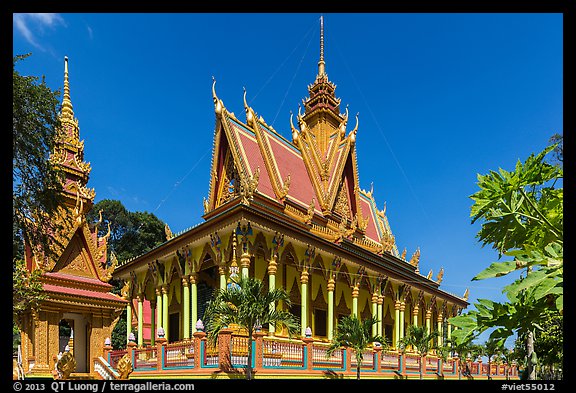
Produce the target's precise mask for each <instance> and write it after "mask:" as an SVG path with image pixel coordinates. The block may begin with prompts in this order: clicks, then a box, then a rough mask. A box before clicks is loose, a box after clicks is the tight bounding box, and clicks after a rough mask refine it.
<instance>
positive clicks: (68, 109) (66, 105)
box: [62, 56, 74, 119]
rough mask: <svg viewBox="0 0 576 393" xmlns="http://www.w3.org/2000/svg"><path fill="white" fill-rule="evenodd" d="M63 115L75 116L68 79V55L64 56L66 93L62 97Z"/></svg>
mask: <svg viewBox="0 0 576 393" xmlns="http://www.w3.org/2000/svg"><path fill="white" fill-rule="evenodd" d="M62 117H66V118H69V119H73V118H74V110H73V109H72V100H71V99H70V82H69V81H68V56H64V95H63V97H62Z"/></svg>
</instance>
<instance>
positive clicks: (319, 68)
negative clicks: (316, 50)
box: [318, 15, 326, 75]
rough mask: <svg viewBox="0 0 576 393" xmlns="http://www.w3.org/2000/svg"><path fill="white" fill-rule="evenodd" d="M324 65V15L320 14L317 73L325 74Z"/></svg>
mask: <svg viewBox="0 0 576 393" xmlns="http://www.w3.org/2000/svg"><path fill="white" fill-rule="evenodd" d="M324 65H325V63H324V15H320V61H319V62H318V75H324V74H326V71H325V70H324Z"/></svg>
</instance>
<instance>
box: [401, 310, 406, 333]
mask: <svg viewBox="0 0 576 393" xmlns="http://www.w3.org/2000/svg"><path fill="white" fill-rule="evenodd" d="M405 308H406V304H405V303H404V302H401V303H400V339H403V338H404V309H405Z"/></svg>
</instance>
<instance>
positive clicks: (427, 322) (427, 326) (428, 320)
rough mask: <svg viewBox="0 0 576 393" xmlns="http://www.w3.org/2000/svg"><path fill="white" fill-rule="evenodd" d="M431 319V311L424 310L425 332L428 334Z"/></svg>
mask: <svg viewBox="0 0 576 393" xmlns="http://www.w3.org/2000/svg"><path fill="white" fill-rule="evenodd" d="M431 318H432V311H430V310H426V332H427V333H428V334H430V319H431Z"/></svg>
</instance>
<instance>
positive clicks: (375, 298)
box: [372, 292, 378, 304]
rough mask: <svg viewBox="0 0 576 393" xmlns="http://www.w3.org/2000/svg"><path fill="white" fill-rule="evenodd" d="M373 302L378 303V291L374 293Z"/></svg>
mask: <svg viewBox="0 0 576 393" xmlns="http://www.w3.org/2000/svg"><path fill="white" fill-rule="evenodd" d="M372 303H376V304H378V294H377V293H376V292H374V293H373V294H372Z"/></svg>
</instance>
